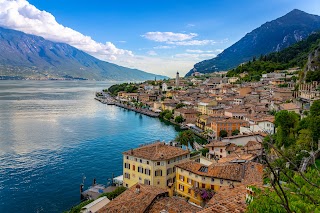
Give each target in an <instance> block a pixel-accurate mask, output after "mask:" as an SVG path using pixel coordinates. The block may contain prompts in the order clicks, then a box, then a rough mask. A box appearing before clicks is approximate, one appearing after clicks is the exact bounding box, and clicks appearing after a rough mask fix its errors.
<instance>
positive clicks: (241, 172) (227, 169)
mask: <svg viewBox="0 0 320 213" xmlns="http://www.w3.org/2000/svg"><path fill="white" fill-rule="evenodd" d="M222 159H223V158H222ZM252 164H253V165H254V166H253V167H254V168H255V167H258V166H260V165H261V164H259V163H253V162H249V163H242V164H239V163H220V162H219V163H217V164H212V165H210V166H208V171H207V172H201V171H199V170H200V168H201V167H203V166H205V165H203V164H201V163H198V162H195V161H187V162H184V163H180V164H178V165H177V167H179V168H181V169H184V170H187V171H189V172H192V173H194V174H197V175H201V176H206V177H215V178H220V179H224V180H233V181H238V182H241V181H242V180H243V179H244V178H245V175H246V173H247V171H248V167H249V165H250V166H251V165H252ZM249 172H252V171H251V170H250V171H249ZM248 174H249V173H248ZM255 175H258V176H259V177H258V178H257V179H258V180H259V179H260V174H255ZM261 180H262V174H261Z"/></svg>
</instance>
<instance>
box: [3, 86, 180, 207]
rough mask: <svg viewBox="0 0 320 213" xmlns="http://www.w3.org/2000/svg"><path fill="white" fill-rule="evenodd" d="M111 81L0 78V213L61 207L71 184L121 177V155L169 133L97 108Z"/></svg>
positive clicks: (73, 194)
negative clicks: (97, 95) (96, 97)
mask: <svg viewBox="0 0 320 213" xmlns="http://www.w3.org/2000/svg"><path fill="white" fill-rule="evenodd" d="M112 84H113V83H112V82H88V81H78V82H68V81H59V82H58V81H0V212H1V213H2V212H9V213H10V212H27V213H28V212H62V211H65V210H67V209H69V208H70V207H71V206H73V205H75V204H77V203H78V202H79V199H80V195H79V184H80V183H81V182H82V177H83V176H85V177H86V179H85V188H87V187H88V186H89V185H90V184H91V183H92V179H93V178H94V177H95V178H97V182H98V183H104V184H106V183H107V182H108V178H110V177H111V176H112V173H114V174H115V175H116V176H117V175H120V174H122V154H121V153H122V152H123V151H126V150H128V149H131V148H135V147H137V146H138V145H139V144H142V143H146V142H152V141H154V140H165V141H169V140H172V139H173V138H174V137H175V136H176V134H177V130H176V129H175V128H174V127H173V126H171V125H167V124H165V123H163V122H160V121H159V120H158V119H155V118H150V117H147V116H143V115H140V114H137V113H135V112H131V111H127V110H124V109H120V108H117V107H115V106H107V105H103V104H101V103H100V102H97V101H95V100H94V99H93V97H94V93H95V91H99V90H101V89H103V88H107V87H108V86H110V85H112Z"/></svg>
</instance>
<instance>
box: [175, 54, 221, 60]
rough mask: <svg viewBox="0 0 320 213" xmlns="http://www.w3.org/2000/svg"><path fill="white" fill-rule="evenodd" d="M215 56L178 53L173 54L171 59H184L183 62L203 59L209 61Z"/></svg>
mask: <svg viewBox="0 0 320 213" xmlns="http://www.w3.org/2000/svg"><path fill="white" fill-rule="evenodd" d="M216 56H217V55H216V54H209V53H205V54H197V53H180V54H175V55H174V56H173V58H184V59H185V60H197V61H199V60H203V59H210V58H214V57H216Z"/></svg>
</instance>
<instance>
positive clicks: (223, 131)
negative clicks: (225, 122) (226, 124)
mask: <svg viewBox="0 0 320 213" xmlns="http://www.w3.org/2000/svg"><path fill="white" fill-rule="evenodd" d="M219 135H220V137H222V138H224V137H227V136H228V132H227V131H226V130H224V129H223V130H220V132H219Z"/></svg>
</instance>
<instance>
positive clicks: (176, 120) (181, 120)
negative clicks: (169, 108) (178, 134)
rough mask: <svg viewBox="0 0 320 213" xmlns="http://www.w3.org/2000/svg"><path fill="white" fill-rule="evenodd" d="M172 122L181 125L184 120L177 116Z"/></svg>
mask: <svg viewBox="0 0 320 213" xmlns="http://www.w3.org/2000/svg"><path fill="white" fill-rule="evenodd" d="M174 121H175V122H177V123H179V124H180V123H182V122H183V121H184V119H183V117H182V116H181V115H179V116H177V117H176V118H175V119H174Z"/></svg>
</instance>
